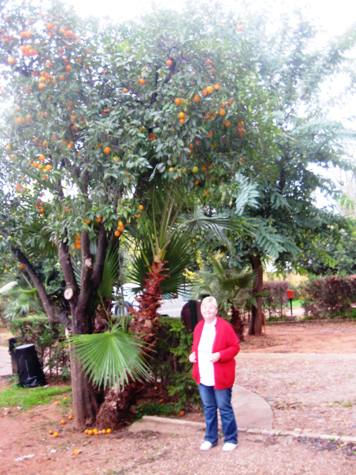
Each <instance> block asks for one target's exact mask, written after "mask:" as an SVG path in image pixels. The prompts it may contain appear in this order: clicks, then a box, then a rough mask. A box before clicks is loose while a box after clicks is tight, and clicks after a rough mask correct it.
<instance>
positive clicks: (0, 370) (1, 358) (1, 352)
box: [0, 346, 12, 377]
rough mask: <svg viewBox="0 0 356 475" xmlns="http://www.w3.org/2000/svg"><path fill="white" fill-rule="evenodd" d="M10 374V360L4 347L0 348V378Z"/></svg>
mask: <svg viewBox="0 0 356 475" xmlns="http://www.w3.org/2000/svg"><path fill="white" fill-rule="evenodd" d="M11 374H12V369H11V359H10V355H9V352H8V349H7V347H6V346H0V377H2V376H10V375H11Z"/></svg>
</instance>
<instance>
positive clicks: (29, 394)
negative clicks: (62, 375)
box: [0, 384, 71, 409]
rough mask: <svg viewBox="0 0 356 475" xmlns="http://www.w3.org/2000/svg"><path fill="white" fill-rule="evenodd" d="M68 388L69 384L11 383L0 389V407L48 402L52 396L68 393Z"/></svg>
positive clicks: (25, 405)
mask: <svg viewBox="0 0 356 475" xmlns="http://www.w3.org/2000/svg"><path fill="white" fill-rule="evenodd" d="M70 390H71V388H70V386H51V387H38V388H21V387H19V386H17V385H15V384H13V385H11V386H10V387H8V388H6V389H4V390H3V391H0V407H13V406H16V407H21V408H22V409H30V408H31V407H33V406H39V405H41V404H48V403H49V402H51V401H52V399H53V398H55V397H57V396H60V395H62V394H66V393H69V392H70Z"/></svg>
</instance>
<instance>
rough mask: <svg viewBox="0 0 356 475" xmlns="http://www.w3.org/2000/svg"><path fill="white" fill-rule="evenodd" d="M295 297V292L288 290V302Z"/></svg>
mask: <svg viewBox="0 0 356 475" xmlns="http://www.w3.org/2000/svg"><path fill="white" fill-rule="evenodd" d="M294 296H295V290H292V289H287V298H288V300H292V299H294Z"/></svg>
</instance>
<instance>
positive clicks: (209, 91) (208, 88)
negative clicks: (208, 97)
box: [206, 86, 214, 94]
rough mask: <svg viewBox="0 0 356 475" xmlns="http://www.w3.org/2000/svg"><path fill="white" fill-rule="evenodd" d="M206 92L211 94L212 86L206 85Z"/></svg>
mask: <svg viewBox="0 0 356 475" xmlns="http://www.w3.org/2000/svg"><path fill="white" fill-rule="evenodd" d="M206 92H207V93H208V94H212V93H213V92H214V88H213V86H208V87H207V88H206Z"/></svg>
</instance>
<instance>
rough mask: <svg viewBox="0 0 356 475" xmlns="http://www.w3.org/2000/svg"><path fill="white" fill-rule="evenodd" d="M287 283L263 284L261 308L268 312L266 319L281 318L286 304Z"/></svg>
mask: <svg viewBox="0 0 356 475" xmlns="http://www.w3.org/2000/svg"><path fill="white" fill-rule="evenodd" d="M287 289H288V282H287V281H281V282H265V284H264V286H263V307H264V309H265V310H266V311H267V312H268V318H271V317H272V316H274V317H276V316H277V315H278V313H279V316H280V317H283V310H284V307H285V305H286V303H287V302H288V299H287Z"/></svg>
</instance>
